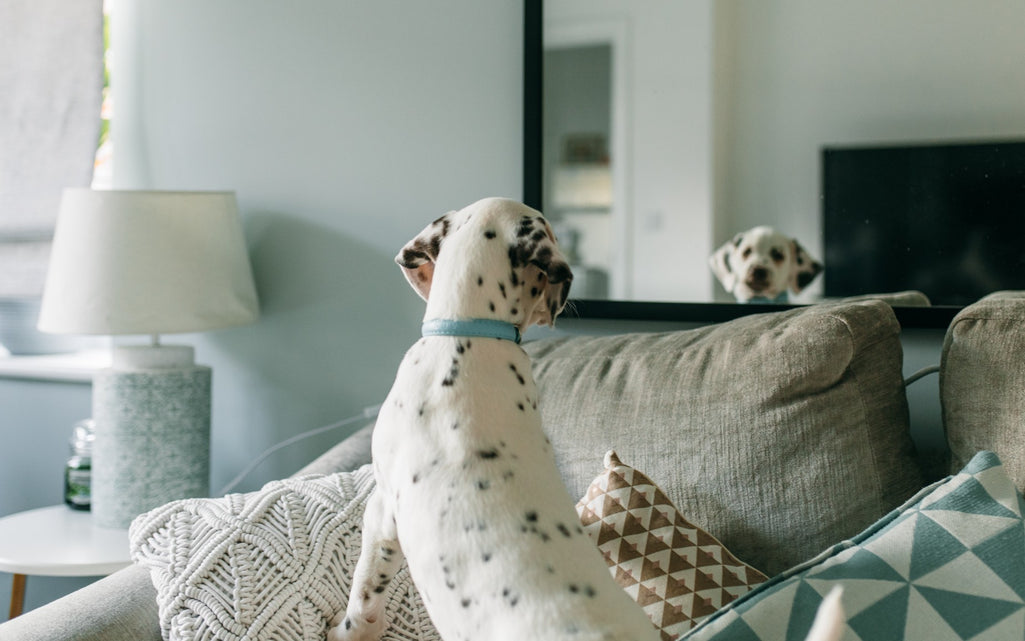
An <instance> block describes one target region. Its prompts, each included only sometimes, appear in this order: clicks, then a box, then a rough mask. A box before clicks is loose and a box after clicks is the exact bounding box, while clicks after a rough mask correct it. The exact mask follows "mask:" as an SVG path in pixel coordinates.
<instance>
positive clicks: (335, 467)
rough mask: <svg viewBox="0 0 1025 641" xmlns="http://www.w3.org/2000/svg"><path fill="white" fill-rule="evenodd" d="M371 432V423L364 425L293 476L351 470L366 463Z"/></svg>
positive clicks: (368, 457)
mask: <svg viewBox="0 0 1025 641" xmlns="http://www.w3.org/2000/svg"><path fill="white" fill-rule="evenodd" d="M373 433H374V424H373V423H370V424H369V425H366V426H364V427H363V428H361V429H360V430H358V431H356V432H355V433H353V434H352V435H350V436H349V437H347V438H346V439H344V440H343V441H342V442H341V443H339V444H338V445H335V446H334V447H332V448H331V449H330V450H328V451H326V452H324V453H323V454H321V455H320V456H319V457H317V458H316V459H315V460H314V461H313V462H312V463H310V464H309V465H307V466H306V467H304V468H303V469H301V470H299V471H298V472H296V473H295V476H303V475H305V474H334V473H335V472H351V471H353V470H355V469H357V468H359V467H362V466H363V465H366V464H367V463H369V462H370V439H371V435H372V434H373Z"/></svg>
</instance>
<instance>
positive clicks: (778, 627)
mask: <svg viewBox="0 0 1025 641" xmlns="http://www.w3.org/2000/svg"><path fill="white" fill-rule="evenodd" d="M1023 513H1025V501H1023V499H1022V496H1021V495H1020V494H1019V493H1018V492H1017V491H1016V489H1015V487H1014V484H1013V482H1012V481H1011V479H1010V478H1009V477H1008V476H1007V473H1006V472H1005V471H1004V468H1003V466H1002V465H1001V464H1000V460H999V458H997V456H996V454H993V453H992V452H980V453H978V454H976V455H975V457H974V458H973V459H972V460H971V462H970V463H969V464H968V465H967V466H966V467H965V468H964V470H962V471H961V473H960V474H957V475H956V476H952V477H950V478H948V479H946V480H943V481H939V482H938V483H936V484H934V485H932V486H930V487H927V488H925V489H924V490H922V491H921V492H920V493H919V494H918V495H916V496H915V497H914V498H912V499H911V500H910V501H908V502H907V503H906V504H905V505H904V506H902V507H900V508H898V509H897V510H894V511H893V512H892V513H890V514H889V515H887V516H886V517H884V518H883V519H882V520H880V521H879V522H878V523H876V524H875V525H874V526H872V527H870V528H869V529H868V530H866V531H865V532H863V533H862V534H860V535H859V536H858V537H856V538H854V539H852V540H850V541H845V542H843V543H840V544H838V545H836V546H834V547H832V548H830V549H829V550H827V551H825V552H823V553H822V554H820V555H819V556H817V557H815V558H814V559H811V560H810V561H807V562H806V563H802V564H801V565H798V566H797V567H795V568H793V569H791V570H788V571H786V572H784V573H783V574H781V575H779V576H777V577H775V578H773V579H772V581H770V582H768V583H765V584H763V585H761V586H759V587H758V588H756V589H755V590H753V591H751V592H750V593H748V594H747V595H746V596H744V597H742V598H740V599H738V600H736V601H735V602H733V603H732V604H731V605H730V606H728V607H727V608H724V609H723V610H721V611H720V612H718V613H716V614H715V615H714V616H712V617H709V618H708V619H707V620H706V621H705V622H704V623H703V624H702V625H701V626H699V627H697V628H695V629H694V630H693V631H692V632H691V634H690V635H689V636H688V637H687V641H711V640H712V639H714V640H715V641H725V640H729V639H736V640H741V639H743V640H744V641H757V640H759V639H764V640H766V641H768V640H770V639H771V640H772V641H782V640H784V639H787V640H790V639H795V640H796V639H803V638H804V636H805V635H806V634H807V632H808V629H809V628H810V626H811V621H812V619H813V617H814V615H815V610H816V608H817V607H818V605H819V603H820V602H821V600H822V598H823V596H825V595H826V594H827V593H828V592H829V590H830V588H832V587H833V586H834V585H842V586H843V588H844V591H843V597H842V603H843V608H844V610H845V613H846V617H847V620H846V630H845V636H844V638H845V639H864V640H866V641H868V640H872V639H907V640H908V641H945V640H947V639H980V640H981V639H985V640H986V641H989V640H993V641H1003V640H1005V639H1006V640H1008V641H1010V640H1012V639H1013V640H1014V641H1022V639H1025V520H1023V518H1022V515H1023Z"/></svg>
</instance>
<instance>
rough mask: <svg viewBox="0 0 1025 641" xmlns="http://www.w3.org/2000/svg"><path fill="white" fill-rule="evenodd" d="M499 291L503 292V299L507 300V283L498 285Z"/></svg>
mask: <svg viewBox="0 0 1025 641" xmlns="http://www.w3.org/2000/svg"><path fill="white" fill-rule="evenodd" d="M498 291H500V292H502V298H505V297H506V295H505V283H499V284H498Z"/></svg>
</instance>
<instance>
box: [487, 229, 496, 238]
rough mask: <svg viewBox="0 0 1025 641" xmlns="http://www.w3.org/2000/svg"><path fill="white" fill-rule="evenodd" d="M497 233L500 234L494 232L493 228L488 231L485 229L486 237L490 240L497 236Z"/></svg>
mask: <svg viewBox="0 0 1025 641" xmlns="http://www.w3.org/2000/svg"><path fill="white" fill-rule="evenodd" d="M497 235H498V234H496V233H495V232H494V230H491V229H489V230H487V231H485V232H484V238H487V239H488V240H491V239H492V238H494V237H495V236H497Z"/></svg>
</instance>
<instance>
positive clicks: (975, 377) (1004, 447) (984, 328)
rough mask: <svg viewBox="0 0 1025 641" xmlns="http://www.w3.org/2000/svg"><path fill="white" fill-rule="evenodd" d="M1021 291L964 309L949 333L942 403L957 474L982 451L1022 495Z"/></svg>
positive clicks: (1024, 325) (1024, 330) (1024, 346)
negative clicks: (1000, 464)
mask: <svg viewBox="0 0 1025 641" xmlns="http://www.w3.org/2000/svg"><path fill="white" fill-rule="evenodd" d="M1023 353H1025V291H1003V292H996V293H993V294H990V295H989V296H986V297H985V298H983V299H981V300H979V301H978V302H976V303H973V304H971V305H969V306H968V307H965V308H964V309H963V310H961V311H960V312H959V313H958V315H957V316H955V317H954V320H953V322H952V323H951V324H950V328H949V329H948V330H947V335H946V339H945V341H944V344H943V354H942V357H941V359H940V404H941V406H942V409H943V428H944V430H946V433H947V441H948V443H949V445H950V451H951V462H950V471H951V473H956V472H957V471H959V470H960V469H961V468H962V467H963V466H964V465H965V464H967V463H968V461H969V460H971V458H972V457H973V456H974V455H975V453H976V452H978V451H980V450H989V451H993V452H996V453H997V454H998V455H999V456H1000V460H1001V461H1002V462H1003V464H1004V469H1005V470H1006V471H1007V473H1008V475H1009V476H1010V477H1011V479H1013V480H1014V483H1015V485H1017V486H1018V489H1019V490H1025V426H1023V417H1025V363H1023V362H1022V354H1023Z"/></svg>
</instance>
